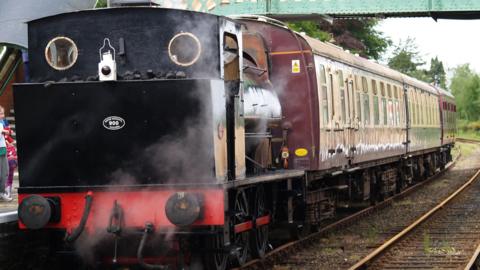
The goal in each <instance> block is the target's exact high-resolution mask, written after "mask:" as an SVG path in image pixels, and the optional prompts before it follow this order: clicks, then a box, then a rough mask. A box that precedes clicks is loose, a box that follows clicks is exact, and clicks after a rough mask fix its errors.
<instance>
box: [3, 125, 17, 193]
mask: <svg viewBox="0 0 480 270" xmlns="http://www.w3.org/2000/svg"><path fill="white" fill-rule="evenodd" d="M5 140H6V142H7V160H8V179H7V184H6V186H5V195H6V196H7V197H8V199H13V198H12V188H13V174H14V173H15V168H17V164H18V163H17V149H16V148H15V140H14V139H13V138H12V137H11V136H10V135H7V134H6V135H5Z"/></svg>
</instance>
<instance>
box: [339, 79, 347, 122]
mask: <svg viewBox="0 0 480 270" xmlns="http://www.w3.org/2000/svg"><path fill="white" fill-rule="evenodd" d="M338 86H339V87H340V103H341V106H342V123H346V107H345V83H344V81H343V72H342V71H341V70H339V71H338Z"/></svg>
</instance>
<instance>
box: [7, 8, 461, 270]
mask: <svg viewBox="0 0 480 270" xmlns="http://www.w3.org/2000/svg"><path fill="white" fill-rule="evenodd" d="M28 27H29V32H28V37H29V51H28V53H29V58H30V63H29V69H30V78H31V80H30V82H29V83H24V84H17V85H16V86H15V88H14V100H15V113H16V122H17V140H18V157H19V173H20V188H19V209H18V213H19V218H20V222H19V226H20V228H21V229H24V230H26V231H30V230H31V231H36V232H37V233H49V234H51V235H52V239H55V240H58V243H59V244H58V245H55V248H54V250H53V251H54V252H59V251H61V252H63V251H68V250H75V251H76V253H77V254H83V255H84V258H90V259H91V261H92V262H93V263H94V264H97V263H101V264H120V265H128V264H140V265H141V266H144V267H147V268H152V267H153V268H163V267H166V266H167V265H172V264H183V265H185V264H187V265H188V264H192V263H194V261H195V258H197V257H198V256H197V255H199V256H200V255H201V256H202V258H203V259H202V261H203V263H204V265H205V266H206V268H207V269H224V268H226V267H227V266H229V265H235V264H237V265H241V264H243V263H245V262H246V261H247V260H248V258H250V257H262V256H264V255H265V253H266V252H267V246H268V243H269V231H270V230H272V229H278V230H282V229H283V230H288V231H289V232H292V233H293V234H294V235H298V234H302V233H304V232H305V231H307V230H308V228H310V227H311V226H317V225H319V224H321V222H322V221H323V220H325V219H328V218H330V217H332V216H333V215H334V213H335V208H336V207H337V205H338V203H339V202H341V201H357V202H363V201H375V200H378V199H382V198H384V197H386V196H389V195H390V194H392V193H394V192H397V191H399V190H401V189H402V188H403V187H405V186H407V185H409V184H410V183H412V182H414V181H417V180H420V179H423V178H424V177H426V176H428V175H429V174H433V173H434V172H435V171H436V170H439V169H441V168H442V167H443V166H444V165H445V164H446V163H447V162H448V161H449V160H450V159H451V155H450V149H451V147H452V146H453V143H454V141H453V138H454V135H453V132H454V128H455V126H454V116H453V115H454V111H455V108H454V102H453V97H452V96H451V95H449V94H448V93H446V92H445V91H443V90H441V89H437V88H435V87H433V86H430V85H427V84H424V83H421V82H418V81H415V80H414V79H411V78H409V77H406V76H404V75H402V74H400V73H396V72H394V71H392V70H389V69H387V68H385V67H382V66H380V65H378V64H374V63H371V62H369V61H365V60H362V59H361V58H358V57H355V56H353V55H350V54H349V53H347V52H344V51H342V50H341V49H338V48H335V47H332V46H330V45H328V44H324V43H321V42H318V41H315V40H313V39H311V38H308V37H305V36H303V35H301V34H298V33H294V32H293V31H291V30H289V29H288V28H287V27H286V26H285V25H283V24H282V23H281V22H278V21H275V20H272V19H269V18H265V17H254V16H245V17H240V18H226V17H220V16H214V15H209V14H202V13H196V12H190V11H183V10H174V9H162V8H146V7H130V8H109V9H98V10H89V11H80V12H74V13H66V14H60V15H55V16H51V17H46V18H42V19H39V20H35V21H32V22H30V23H29V24H28ZM375 100H376V102H375ZM379 100H380V101H382V100H385V102H384V103H383V102H379ZM421 102H423V103H424V104H427V106H426V107H425V108H428V111H427V110H426V109H425V110H424V109H423V107H422V108H421V107H419V104H421ZM447 108H448V109H447ZM370 111H371V113H370ZM377 118H378V119H377ZM412 119H414V120H412ZM423 119H428V120H423ZM380 120H381V121H380ZM447 124H448V125H447ZM372 134H373V135H372ZM372 138H373V139H372ZM413 146H415V147H413ZM85 254H87V255H85Z"/></svg>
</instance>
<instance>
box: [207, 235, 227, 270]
mask: <svg viewBox="0 0 480 270" xmlns="http://www.w3.org/2000/svg"><path fill="white" fill-rule="evenodd" d="M206 247H207V249H209V250H213V252H207V253H206V254H205V255H204V263H205V268H206V269H213V270H225V269H227V262H228V254H227V253H226V252H222V250H223V248H224V245H223V235H222V234H219V235H216V236H214V237H208V238H207V239H206Z"/></svg>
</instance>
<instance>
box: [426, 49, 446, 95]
mask: <svg viewBox="0 0 480 270" xmlns="http://www.w3.org/2000/svg"><path fill="white" fill-rule="evenodd" d="M428 75H429V77H430V80H431V81H432V82H434V83H435V85H438V86H440V87H442V88H443V89H446V88H447V85H446V73H445V69H444V68H443V63H442V61H440V60H438V57H437V56H435V58H432V59H431V60H430V70H429V72H428Z"/></svg>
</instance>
